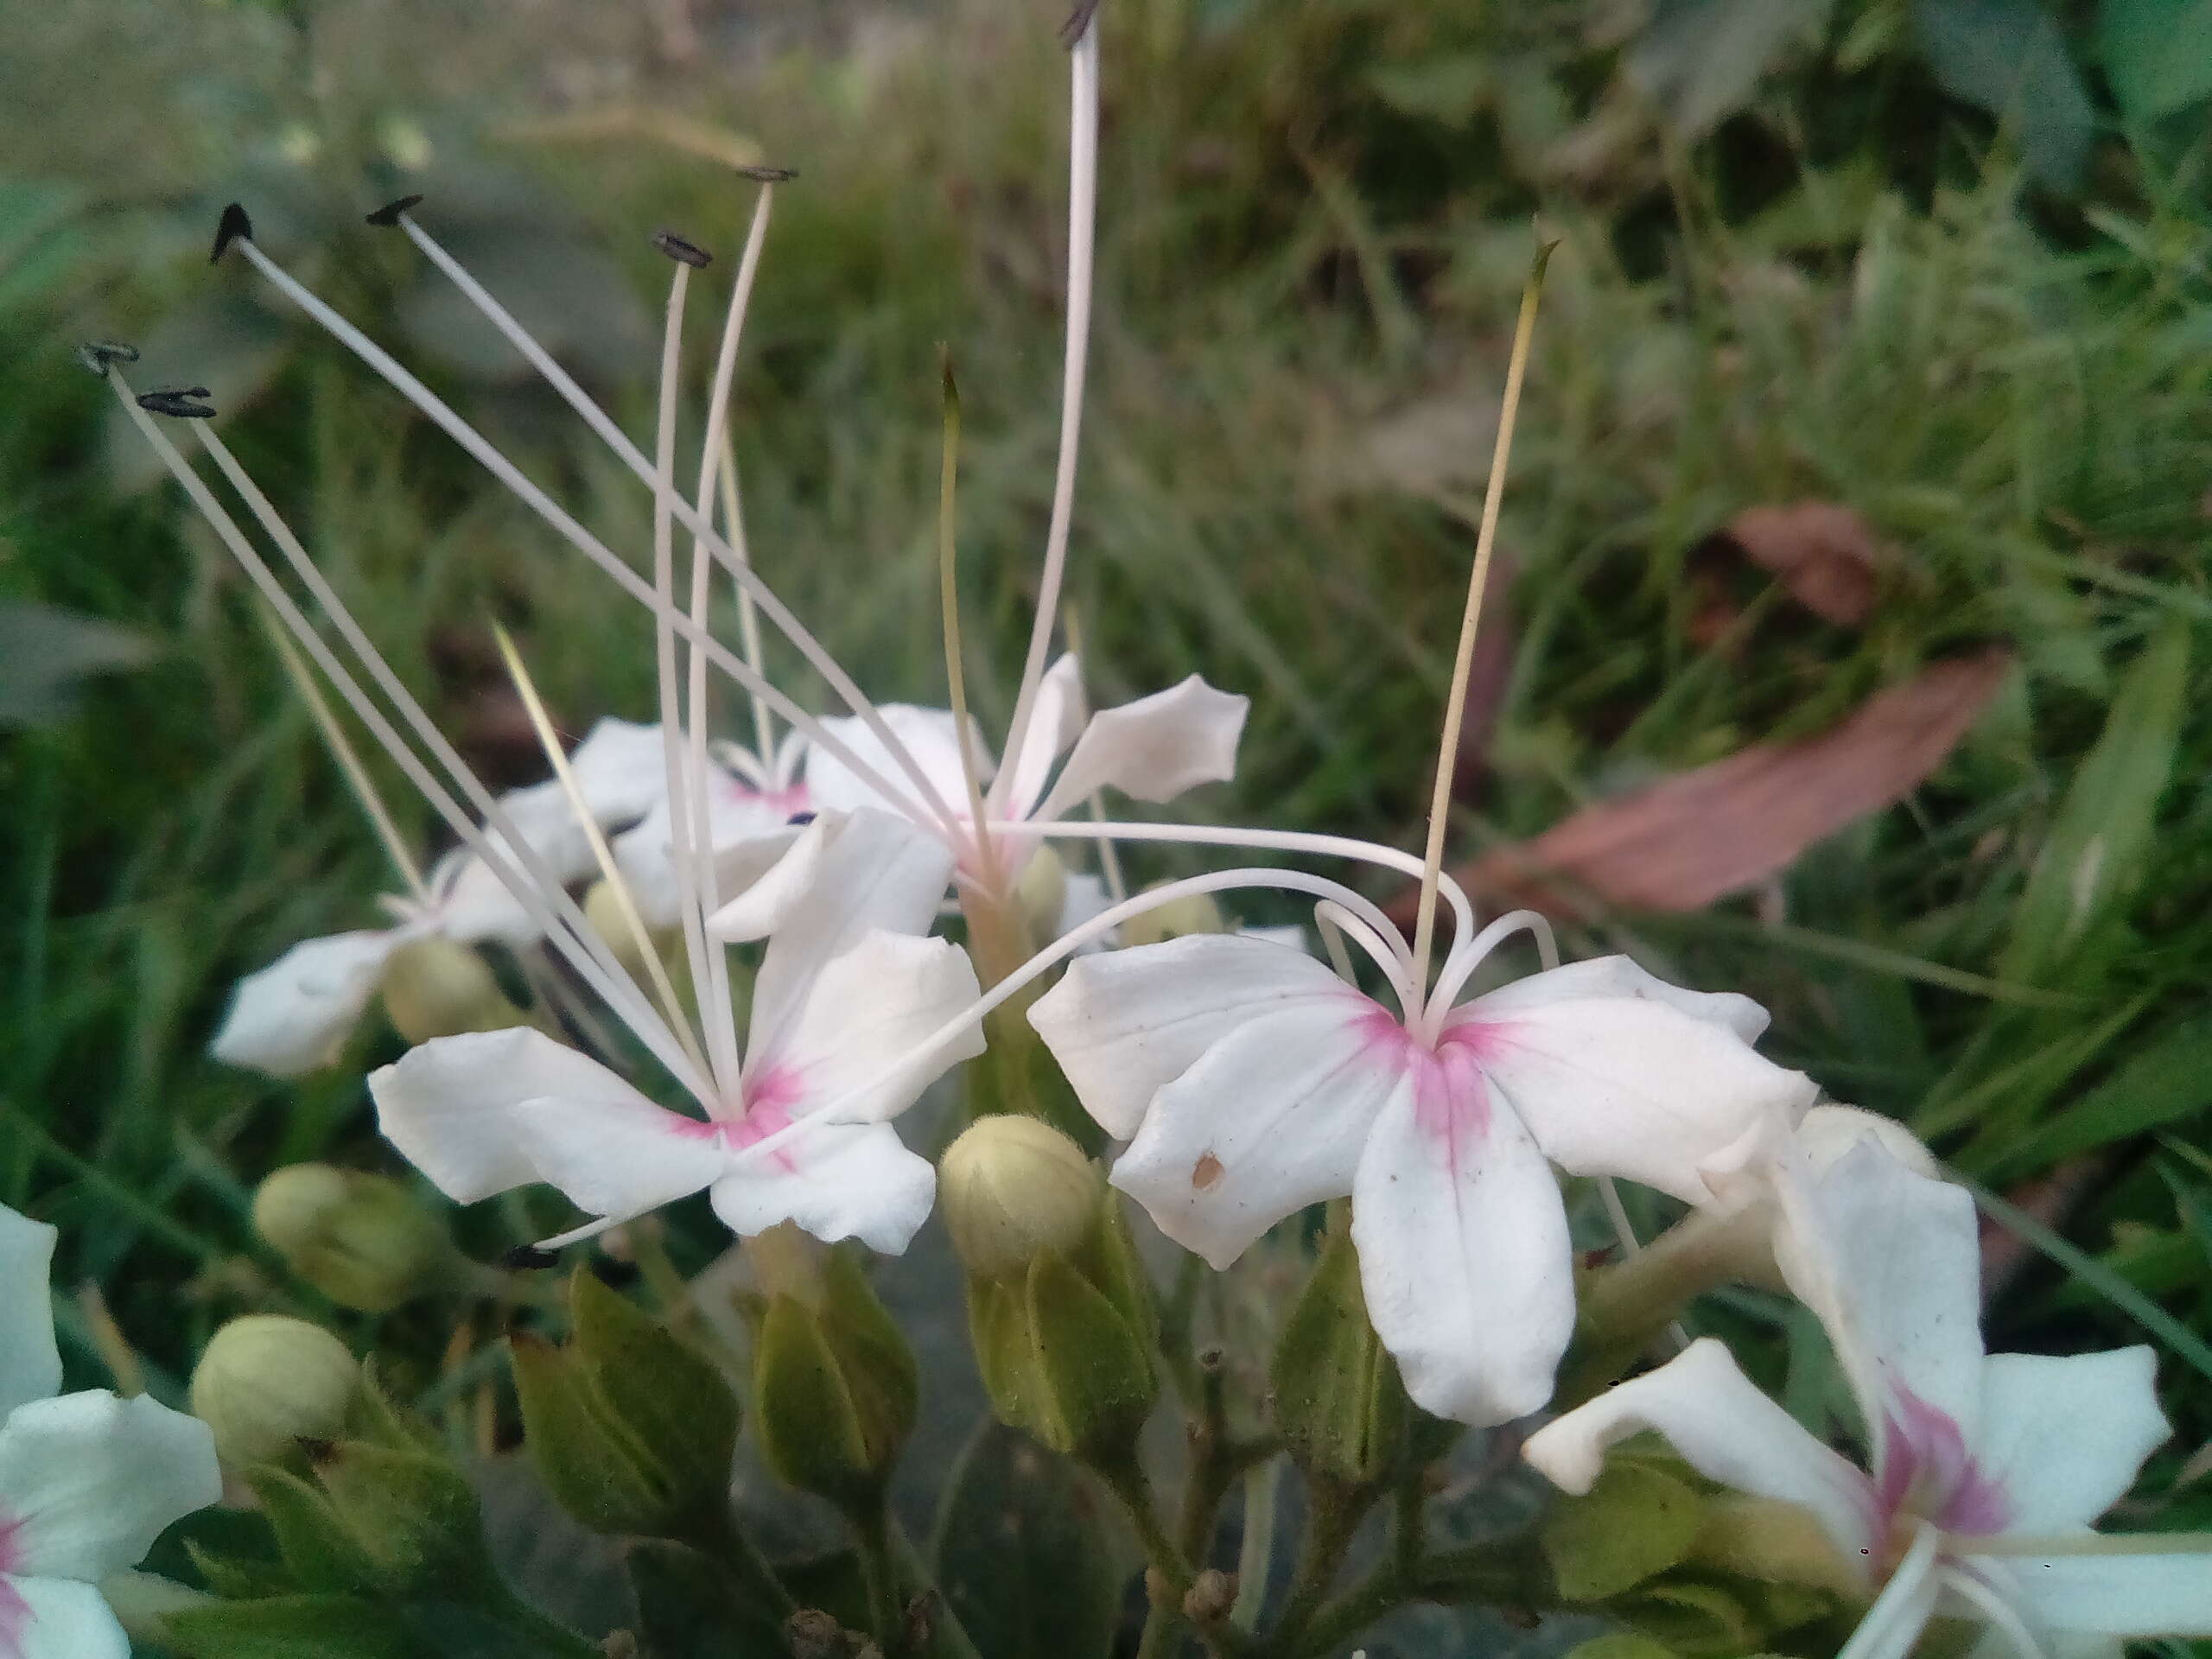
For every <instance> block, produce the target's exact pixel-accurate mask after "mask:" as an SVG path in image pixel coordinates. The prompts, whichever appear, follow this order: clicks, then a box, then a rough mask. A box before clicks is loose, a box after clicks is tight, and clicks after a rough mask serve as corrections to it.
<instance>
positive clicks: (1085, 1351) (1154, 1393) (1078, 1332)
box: [1023, 1254, 1160, 1465]
mask: <svg viewBox="0 0 2212 1659" xmlns="http://www.w3.org/2000/svg"><path fill="white" fill-rule="evenodd" d="M1023 1311H1024V1312H1025V1313H1026V1314H1027V1324H1028V1327H1029V1340H1030V1346H1031V1355H1032V1358H1033V1363H1034V1365H1035V1369H1036V1376H1037V1378H1038V1382H1039V1392H1040V1394H1041V1395H1042V1400H1041V1404H1042V1406H1043V1408H1044V1409H1043V1416H1044V1419H1045V1421H1044V1422H1043V1424H1042V1425H1041V1427H1042V1429H1043V1431H1044V1434H1045V1439H1046V1443H1047V1444H1049V1445H1050V1446H1052V1449H1053V1450H1054V1451H1057V1452H1071V1453H1072V1454H1073V1455H1075V1456H1077V1457H1078V1458H1081V1459H1084V1461H1085V1462H1088V1463H1091V1464H1094V1465H1097V1464H1103V1463H1106V1462H1109V1461H1116V1462H1117V1461H1120V1460H1122V1459H1127V1458H1128V1456H1129V1455H1130V1454H1131V1453H1132V1452H1134V1450H1135V1446H1136V1439H1137V1434H1138V1432H1139V1431H1140V1430H1141V1429H1142V1428H1143V1427H1144V1422H1145V1419H1146V1418H1147V1417H1149V1416H1150V1415H1151V1414H1152V1408H1153V1405H1154V1402H1155V1401H1156V1400H1157V1399H1158V1398H1159V1395H1160V1379H1159V1376H1158V1375H1157V1374H1156V1373H1155V1372H1154V1370H1153V1365H1152V1358H1151V1356H1150V1354H1149V1353H1147V1351H1146V1349H1145V1347H1144V1344H1142V1343H1141V1342H1140V1341H1139V1340H1138V1338H1137V1334H1136V1332H1135V1331H1134V1330H1132V1329H1131V1328H1130V1325H1129V1321H1128V1319H1126V1318H1125V1317H1124V1316H1123V1315H1122V1312H1121V1310H1120V1309H1119V1308H1118V1307H1116V1306H1115V1304H1114V1302H1113V1300H1112V1299H1111V1298H1109V1296H1107V1295H1106V1294H1105V1293H1103V1291H1101V1290H1099V1289H1098V1288H1097V1287H1095V1286H1093V1285H1092V1284H1091V1283H1090V1281H1088V1280H1086V1279H1085V1278H1084V1276H1083V1275H1082V1274H1080V1273H1078V1272H1077V1271H1076V1269H1075V1268H1073V1267H1072V1266H1071V1265H1070V1264H1069V1263H1068V1262H1065V1261H1064V1260H1063V1259H1061V1258H1060V1257H1058V1256H1056V1255H1049V1254H1047V1255H1040V1256H1039V1257H1038V1258H1037V1259H1036V1260H1035V1261H1034V1262H1031V1263H1030V1265H1029V1279H1028V1282H1027V1286H1026V1287H1024V1310H1023Z"/></svg>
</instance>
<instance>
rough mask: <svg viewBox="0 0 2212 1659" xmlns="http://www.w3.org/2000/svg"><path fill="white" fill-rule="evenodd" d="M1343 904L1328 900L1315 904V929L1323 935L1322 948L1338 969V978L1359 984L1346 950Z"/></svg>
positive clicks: (1331, 964) (1348, 983) (1349, 983)
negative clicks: (1335, 903) (1332, 904)
mask: <svg viewBox="0 0 2212 1659" xmlns="http://www.w3.org/2000/svg"><path fill="white" fill-rule="evenodd" d="M1343 913H1344V912H1343V907H1342V906H1331V905H1330V904H1329V903H1328V902H1327V901H1326V900H1324V901H1323V902H1322V903H1320V904H1318V905H1316V906H1313V931H1315V932H1317V933H1319V935H1320V936H1321V950H1322V952H1323V954H1324V955H1325V956H1326V957H1328V958H1329V966H1330V967H1332V968H1333V969H1335V970H1336V975H1337V977H1338V979H1341V980H1342V981H1344V983H1345V984H1347V985H1357V983H1358V980H1357V977H1356V976H1355V975H1354V973H1353V971H1352V965H1351V957H1350V956H1349V955H1348V954H1347V953H1346V952H1345V950H1344V925H1343V923H1342V922H1341V920H1340V919H1339V918H1341V917H1342V915H1343Z"/></svg>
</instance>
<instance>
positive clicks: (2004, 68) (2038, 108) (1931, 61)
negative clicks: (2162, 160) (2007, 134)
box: [1912, 0, 2096, 190]
mask: <svg viewBox="0 0 2212 1659" xmlns="http://www.w3.org/2000/svg"><path fill="white" fill-rule="evenodd" d="M1912 18H1913V23H1914V25H1915V27H1916V30H1917V32H1918V34H1919V36H1920V43H1921V48H1922V50H1923V52H1925V53H1926V54H1927V57H1928V67H1929V69H1930V70H1931V71H1933V72H1934V73H1935V76H1936V81H1937V82H1938V83H1939V84H1940V85H1941V86H1942V88H1943V90H1944V91H1945V92H1948V93H1949V94H1950V95H1951V96H1952V97H1953V98H1955V99H1958V100H1959V101H1960V102H1961V103H1964V104H1971V105H1974V107H1975V108H1976V109H1980V110H1986V111H1989V112H1990V113H1991V114H1992V115H1994V116H1996V117H1997V118H1999V120H2002V121H2005V122H2006V123H2008V124H2011V126H2012V130H2013V131H2014V132H2015V133H2016V134H2017V135H2018V140H2019V145H2020V159H2021V161H2022V162H2024V164H2025V165H2026V167H2027V169H2028V172H2029V175H2031V177H2033V178H2034V179H2035V180H2036V181H2037V182H2038V183H2041V184H2044V185H2048V186H2050V188H2053V189H2057V190H2071V189H2072V188H2075V186H2076V185H2078V184H2079V183H2080V182H2081V178H2082V168H2083V167H2084V165H2085V164H2086V163H2087V162H2088V158H2089V143H2090V141H2091V139H2092V138H2093V137H2094V136H2095V133H2096V111H2095V110H2094V108H2093V107H2092V106H2091V105H2090V103H2089V95H2088V92H2086V91H2085V90H2083V88H2082V77H2081V76H2080V74H2079V73H2076V71H2075V67H2074V60H2072V59H2071V58H2070V57H2069V56H2068V55H2067V52H2066V42H2065V41H2064V39H2063V37H2062V36H2061V35H2060V34H2059V31H2058V22H2057V20H2056V17H2055V16H2054V15H2053V14H2052V12H2051V10H2050V9H2049V8H2047V7H2046V6H2044V4H2042V3H2040V0H1913V8H1912Z"/></svg>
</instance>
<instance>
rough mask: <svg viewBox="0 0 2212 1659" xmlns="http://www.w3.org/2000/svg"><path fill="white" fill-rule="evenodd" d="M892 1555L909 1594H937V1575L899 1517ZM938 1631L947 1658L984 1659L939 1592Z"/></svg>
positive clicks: (940, 1648)
mask: <svg viewBox="0 0 2212 1659" xmlns="http://www.w3.org/2000/svg"><path fill="white" fill-rule="evenodd" d="M891 1554H892V1558H893V1560H894V1561H895V1562H896V1563H897V1564H898V1567H899V1578H900V1579H901V1580H903V1581H904V1583H905V1586H906V1588H907V1589H908V1590H909V1591H911V1592H912V1593H914V1594H916V1595H923V1594H926V1593H929V1592H937V1578H936V1575H935V1574H934V1573H931V1570H930V1565H929V1563H928V1562H927V1561H925V1560H923V1559H922V1553H921V1551H919V1550H918V1549H916V1548H914V1541H913V1540H912V1539H911V1538H909V1537H908V1536H907V1535H906V1528H905V1527H903V1526H901V1525H899V1518H898V1516H892V1518H891ZM935 1628H936V1642H937V1649H938V1653H939V1654H940V1655H943V1656H944V1659H982V1655H981V1654H980V1653H978V1652H977V1651H976V1642H975V1638H974V1637H971V1636H969V1634H968V1627H967V1626H966V1625H964V1624H962V1623H961V1622H960V1615H959V1614H958V1613H957V1612H955V1611H953V1610H952V1604H951V1603H950V1602H949V1601H947V1600H946V1599H944V1594H943V1592H937V1618H936V1626H935Z"/></svg>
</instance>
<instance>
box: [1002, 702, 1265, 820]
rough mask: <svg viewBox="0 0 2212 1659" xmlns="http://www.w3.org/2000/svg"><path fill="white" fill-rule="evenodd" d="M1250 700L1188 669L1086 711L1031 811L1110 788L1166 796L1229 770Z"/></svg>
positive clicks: (1220, 779)
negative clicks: (1113, 705)
mask: <svg viewBox="0 0 2212 1659" xmlns="http://www.w3.org/2000/svg"><path fill="white" fill-rule="evenodd" d="M1251 706H1252V705H1251V701H1250V699H1249V698H1246V697H1240V696H1232V695H1231V694H1230V693H1229V692H1226V691H1217V690H1215V689H1214V688H1213V687H1212V686H1210V685H1208V684H1207V683H1205V681H1204V680H1202V679H1200V678H1199V677H1198V676H1197V675H1195V674H1193V675H1192V676H1191V677H1190V678H1188V679H1186V680H1185V681H1183V682H1182V683H1180V684H1179V685H1173V686H1170V687H1168V689H1167V690H1165V691H1155V692H1154V693H1153V694H1152V695H1151V696H1148V697H1139V698H1138V699H1137V700H1136V701H1135V702H1125V703H1123V704H1122V706H1121V707H1120V708H1118V709H1103V710H1102V711H1101V712H1099V713H1098V714H1096V715H1092V716H1091V717H1090V724H1089V725H1087V726H1085V727H1084V728H1083V735H1082V736H1081V737H1078V738H1077V739H1076V741H1075V747H1074V749H1073V750H1072V751H1071V753H1069V755H1068V763H1067V765H1066V766H1063V767H1062V768H1060V775H1059V777H1058V779H1056V780H1055V781H1054V783H1053V785H1052V792H1051V793H1050V794H1048V795H1046V797H1045V798H1044V800H1043V801H1042V802H1041V803H1040V804H1039V806H1038V808H1037V810H1036V811H1035V813H1034V814H1033V815H1032V816H1033V817H1038V818H1039V819H1046V820H1049V819H1052V818H1057V817H1059V816H1060V815H1061V814H1062V813H1064V812H1065V811H1067V810H1069V809H1070V808H1071V807H1074V806H1077V805H1079V804H1081V803H1083V802H1084V801H1087V800H1089V799H1090V798H1091V797H1092V796H1093V795H1095V794H1096V793H1097V792H1098V791H1100V790H1102V789H1105V788H1108V787H1111V788H1114V789H1118V790H1120V791H1122V793H1123V794H1125V795H1129V796H1134V797H1135V798H1136V799H1138V800H1140V801H1166V800H1173V798H1175V797H1176V796H1178V795H1180V794H1181V793H1182V792H1183V791H1185V790H1186V789H1191V788H1193V787H1195V786H1196V785H1199V784H1217V783H1225V782H1226V781H1228V780H1229V779H1230V778H1233V777H1235V776H1236V744H1237V740H1238V739H1239V738H1241V737H1242V736H1243V733H1244V715H1245V712H1246V711H1247V710H1248V709H1250V707H1251Z"/></svg>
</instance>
